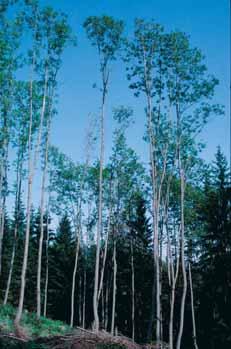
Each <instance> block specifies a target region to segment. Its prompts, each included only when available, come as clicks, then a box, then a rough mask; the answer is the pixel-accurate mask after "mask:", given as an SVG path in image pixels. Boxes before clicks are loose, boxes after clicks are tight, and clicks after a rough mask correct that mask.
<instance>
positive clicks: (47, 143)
mask: <svg viewBox="0 0 231 349" xmlns="http://www.w3.org/2000/svg"><path fill="white" fill-rule="evenodd" d="M44 103H45V101H44ZM44 108H45V107H44ZM51 113H52V102H51V101H50V110H49V114H48V121H47V134H46V145H45V159H44V168H43V174H42V186H41V201H40V237H39V249H38V268H37V319H39V318H40V316H41V270H42V252H43V239H44V204H45V188H46V179H47V168H48V153H49V146H50V127H51Z"/></svg>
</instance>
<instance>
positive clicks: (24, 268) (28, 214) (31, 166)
mask: <svg viewBox="0 0 231 349" xmlns="http://www.w3.org/2000/svg"><path fill="white" fill-rule="evenodd" d="M34 64H35V52H33V63H32V78H31V81H30V121H29V134H28V185H27V206H26V207H27V208H26V234H25V244H24V254H23V265H22V272H21V288H20V296H19V305H18V309H17V313H16V317H15V326H18V325H19V322H20V320H21V317H22V310H23V304H24V295H25V286H26V271H27V260H28V251H29V238H30V218H31V202H32V186H33V177H34V170H35V167H36V164H37V157H38V153H39V147H40V143H41V134H42V127H43V120H44V114H45V107H46V95H47V77H48V76H47V75H48V74H47V70H46V73H45V82H44V93H43V102H42V110H41V115H40V124H39V130H38V137H37V143H36V147H35V152H34V161H33V162H32V126H33V73H34Z"/></svg>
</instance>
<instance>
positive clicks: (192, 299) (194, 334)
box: [188, 263, 198, 349]
mask: <svg viewBox="0 0 231 349" xmlns="http://www.w3.org/2000/svg"><path fill="white" fill-rule="evenodd" d="M188 274H189V285H190V295H191V312H192V325H193V345H194V348H195V349H198V345H197V332H196V320H195V310H194V296H193V284H192V274H191V264H190V263H189V266H188Z"/></svg>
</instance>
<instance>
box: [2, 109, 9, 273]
mask: <svg viewBox="0 0 231 349" xmlns="http://www.w3.org/2000/svg"><path fill="white" fill-rule="evenodd" d="M7 132H8V131H7V115H4V133H5V136H4V142H3V158H2V166H1V178H0V275H1V273H2V243H3V236H4V226H5V209H6V195H7V162H8V146H9V140H8V136H7Z"/></svg>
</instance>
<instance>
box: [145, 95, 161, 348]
mask: <svg viewBox="0 0 231 349" xmlns="http://www.w3.org/2000/svg"><path fill="white" fill-rule="evenodd" d="M147 101H148V134H149V156H150V163H151V174H152V219H153V234H154V237H153V242H154V248H153V253H154V266H155V271H154V273H155V283H156V285H155V291H156V342H157V343H158V342H159V341H160V265H159V209H158V198H157V188H156V164H155V159H154V157H155V154H154V146H153V143H154V140H153V131H152V106H151V97H150V96H148V99H147Z"/></svg>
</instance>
